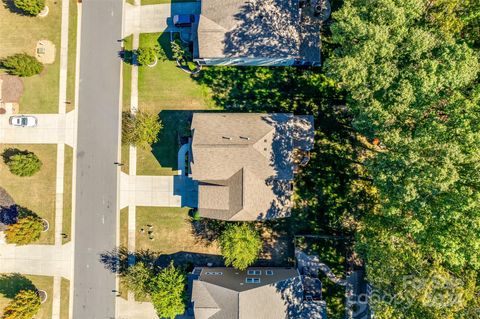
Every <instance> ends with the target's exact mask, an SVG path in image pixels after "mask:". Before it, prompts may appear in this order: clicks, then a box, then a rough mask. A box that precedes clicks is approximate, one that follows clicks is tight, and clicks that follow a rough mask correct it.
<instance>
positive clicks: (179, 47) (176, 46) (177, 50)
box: [170, 39, 192, 60]
mask: <svg viewBox="0 0 480 319" xmlns="http://www.w3.org/2000/svg"><path fill="white" fill-rule="evenodd" d="M170 46H171V48H172V56H173V58H174V59H175V60H178V59H182V58H185V59H187V60H189V59H191V58H192V56H191V54H190V51H189V50H188V48H187V47H185V45H184V44H183V43H182V42H181V41H180V40H178V39H177V40H174V41H172V42H170Z"/></svg>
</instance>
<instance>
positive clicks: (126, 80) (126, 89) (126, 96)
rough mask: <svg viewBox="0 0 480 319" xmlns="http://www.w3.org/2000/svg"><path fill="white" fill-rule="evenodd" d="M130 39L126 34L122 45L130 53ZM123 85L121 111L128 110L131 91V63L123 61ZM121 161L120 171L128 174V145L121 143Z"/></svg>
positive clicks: (131, 38) (131, 39)
mask: <svg viewBox="0 0 480 319" xmlns="http://www.w3.org/2000/svg"><path fill="white" fill-rule="evenodd" d="M132 41H133V37H132V36H128V37H126V38H125V39H124V42H123V45H124V50H125V52H129V53H128V54H131V53H130V52H131V51H132V46H133V44H132ZM122 73H123V74H122V76H123V87H122V92H123V93H122V94H123V96H122V111H123V112H130V97H131V93H132V65H131V64H130V63H123V71H122ZM121 151H122V160H121V161H122V163H123V164H124V165H123V166H122V167H121V169H122V172H124V173H126V174H128V164H129V162H130V160H129V156H128V154H129V146H128V145H125V144H122V149H121Z"/></svg>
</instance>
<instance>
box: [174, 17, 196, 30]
mask: <svg viewBox="0 0 480 319" xmlns="http://www.w3.org/2000/svg"><path fill="white" fill-rule="evenodd" d="M194 22H195V15H193V14H176V15H174V16H173V25H174V26H176V27H178V28H181V27H191V26H192V24H193V23H194Z"/></svg>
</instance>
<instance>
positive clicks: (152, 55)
mask: <svg viewBox="0 0 480 319" xmlns="http://www.w3.org/2000/svg"><path fill="white" fill-rule="evenodd" d="M157 58H158V59H160V61H165V60H166V59H167V55H166V54H165V51H164V50H163V49H162V48H161V47H160V46H159V45H158V44H155V45H154V46H149V47H140V48H138V50H137V62H138V64H139V65H151V64H153V63H155V59H157Z"/></svg>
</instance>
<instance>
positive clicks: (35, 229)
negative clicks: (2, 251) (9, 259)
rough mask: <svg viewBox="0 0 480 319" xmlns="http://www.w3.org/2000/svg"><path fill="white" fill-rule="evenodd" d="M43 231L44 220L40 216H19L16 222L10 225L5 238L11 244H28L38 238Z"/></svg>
mask: <svg viewBox="0 0 480 319" xmlns="http://www.w3.org/2000/svg"><path fill="white" fill-rule="evenodd" d="M42 231H43V223H42V220H41V219H40V218H38V217H34V216H27V217H24V218H19V219H18V221H17V223H15V224H12V225H8V228H7V230H6V231H5V238H6V240H7V243H9V244H17V245H28V244H30V243H32V242H34V241H36V240H38V239H39V238H40V234H41V232H42Z"/></svg>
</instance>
